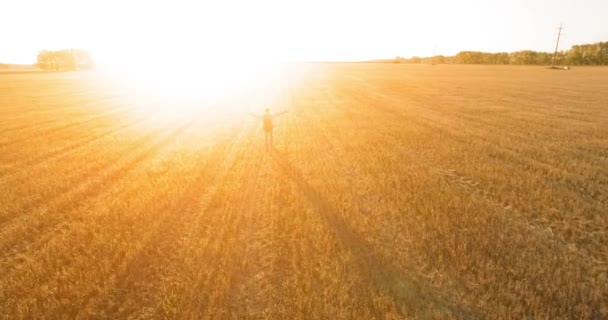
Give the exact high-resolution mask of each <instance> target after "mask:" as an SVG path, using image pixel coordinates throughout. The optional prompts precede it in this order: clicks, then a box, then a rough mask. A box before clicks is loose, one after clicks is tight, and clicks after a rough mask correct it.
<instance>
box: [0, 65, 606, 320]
mask: <svg viewBox="0 0 608 320" xmlns="http://www.w3.org/2000/svg"><path fill="white" fill-rule="evenodd" d="M275 81H278V82H275V86H274V87H272V89H271V90H270V89H268V90H266V91H264V90H261V91H257V94H258V96H256V95H255V94H256V93H254V92H248V93H247V94H245V93H243V94H242V95H234V96H232V97H231V100H230V101H224V102H214V103H213V104H212V103H210V102H206V106H205V107H204V108H202V107H201V108H199V107H200V106H197V105H196V104H194V103H193V102H187V101H181V100H179V99H169V98H167V99H161V98H154V96H152V95H148V96H146V95H143V94H140V93H138V92H135V91H133V90H131V89H129V88H127V87H124V86H121V85H117V84H116V83H114V82H112V81H109V80H107V79H105V78H102V77H101V76H99V75H98V73H96V72H76V73H22V74H8V73H7V74H0V318H3V319H44V318H48V319H55V318H57V319H123V318H124V319H244V318H250V319H486V318H487V319H507V318H511V319H524V318H527V319H570V318H577V319H606V318H608V69H607V68H591V67H589V68H583V67H581V68H574V69H573V70H571V71H555V70H548V69H545V68H542V67H488V66H450V65H438V66H430V65H410V66H408V65H396V64H316V65H312V64H311V65H304V64H303V65H296V66H291V67H289V68H288V69H286V71H285V72H284V73H283V74H282V78H280V79H278V80H277V79H275ZM260 95H262V96H264V97H262V98H260ZM186 104H188V107H184V105H186ZM248 104H252V105H256V106H259V105H270V107H271V108H272V109H273V110H277V111H279V110H283V109H285V110H288V113H287V114H285V115H283V116H281V117H279V118H277V119H276V121H275V133H274V139H275V147H274V150H273V151H272V152H268V153H267V152H265V151H264V136H263V133H262V126H261V123H260V122H259V121H258V120H256V119H255V118H252V117H250V116H249V115H247V112H246V111H247V110H249V109H247V108H248V106H247V105H248ZM184 110H187V111H188V112H187V113H186V111H184ZM184 113H185V114H186V116H183V115H184ZM180 115H181V116H180Z"/></svg>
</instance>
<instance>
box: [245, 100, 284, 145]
mask: <svg viewBox="0 0 608 320" xmlns="http://www.w3.org/2000/svg"><path fill="white" fill-rule="evenodd" d="M286 112H287V111H283V112H279V113H275V114H270V110H269V109H268V108H266V109H265V110H264V115H263V116H261V117H260V116H256V115H253V116H256V117H258V118H261V119H262V127H263V128H264V140H265V143H266V152H269V151H271V150H272V129H273V125H272V119H273V118H274V117H278V116H280V115H282V114H284V113H286Z"/></svg>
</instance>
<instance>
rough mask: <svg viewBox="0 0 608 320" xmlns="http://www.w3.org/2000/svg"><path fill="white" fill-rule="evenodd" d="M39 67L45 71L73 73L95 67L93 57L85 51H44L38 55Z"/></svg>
mask: <svg viewBox="0 0 608 320" xmlns="http://www.w3.org/2000/svg"><path fill="white" fill-rule="evenodd" d="M36 64H37V66H38V67H39V68H40V69H43V70H51V71H71V70H80V69H92V68H94V67H95V64H94V62H93V59H92V58H91V55H89V53H88V52H86V51H85V50H80V49H64V50H56V51H51V50H42V51H40V53H38V58H37V63H36Z"/></svg>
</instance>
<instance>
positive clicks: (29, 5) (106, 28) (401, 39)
mask: <svg viewBox="0 0 608 320" xmlns="http://www.w3.org/2000/svg"><path fill="white" fill-rule="evenodd" d="M606 12H608V1H607V0H459V1H448V0H425V1H405V0H370V1H358V0H344V1H342V0H339V1H331V0H304V1H290V0H261V1H251V0H241V1H237V0H223V1H186V0H163V1H154V0H148V1H135V0H132V1H128V0H53V1H48V0H7V1H3V3H2V6H1V12H0V30H2V37H1V38H0V62H9V63H33V62H35V60H36V55H37V53H38V51H40V50H41V49H61V48H69V47H74V48H83V49H86V50H88V51H90V52H91V53H92V54H93V57H94V59H95V60H96V61H97V62H98V64H120V63H126V62H125V57H126V58H128V59H130V58H133V59H135V58H137V59H138V60H139V61H140V62H142V63H146V64H148V63H152V64H153V63H155V62H154V61H159V60H160V61H179V62H182V63H185V62H190V61H200V60H207V61H209V60H213V61H216V60H217V61H224V62H225V61H230V60H233V59H238V60H242V59H252V60H272V61H275V60H361V59H375V58H392V57H395V56H397V55H399V56H405V57H409V56H412V55H418V56H430V55H432V54H433V50H434V48H435V47H436V53H437V54H444V55H453V54H455V53H457V52H458V51H461V50H479V51H488V52H497V51H516V50H523V49H532V50H539V51H552V50H553V46H554V41H555V37H554V34H555V33H556V32H557V27H558V26H559V24H560V23H563V24H564V27H565V31H564V33H565V36H564V37H563V41H562V44H561V45H560V48H561V49H568V48H569V47H570V46H571V45H573V44H583V43H593V42H598V41H608V19H606Z"/></svg>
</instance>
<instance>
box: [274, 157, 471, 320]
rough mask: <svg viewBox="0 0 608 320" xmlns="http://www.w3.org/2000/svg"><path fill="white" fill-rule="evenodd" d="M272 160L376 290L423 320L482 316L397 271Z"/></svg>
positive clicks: (286, 166) (285, 165)
mask: <svg viewBox="0 0 608 320" xmlns="http://www.w3.org/2000/svg"><path fill="white" fill-rule="evenodd" d="M272 157H273V160H274V162H275V163H276V164H277V168H278V169H279V170H280V171H281V172H282V173H283V175H284V176H285V177H287V178H289V180H291V181H292V182H293V183H294V184H295V185H296V186H297V187H298V189H299V190H300V191H301V192H302V194H303V195H304V196H305V197H306V199H308V200H309V201H310V203H311V204H312V205H313V206H314V207H315V209H316V210H317V211H318V212H319V213H320V214H321V216H322V218H323V219H324V220H325V222H326V223H327V225H328V226H329V227H331V228H332V229H333V230H332V231H333V232H334V233H335V235H336V236H337V237H338V239H339V240H340V242H341V243H342V244H343V245H344V247H346V248H347V249H348V250H350V252H351V253H352V255H353V258H354V261H355V263H356V270H358V272H359V273H360V275H361V276H362V277H363V278H364V279H367V281H368V282H369V283H371V284H372V285H373V287H374V288H375V289H376V290H378V291H380V292H385V293H388V294H389V295H390V296H391V297H392V298H393V300H394V302H395V303H396V304H397V305H398V306H400V307H404V308H405V310H407V312H408V313H409V314H411V315H416V316H418V317H421V318H435V317H437V316H439V317H440V318H443V317H446V316H448V317H450V318H454V317H457V318H466V319H470V318H478V317H479V316H478V315H476V314H475V313H474V312H472V311H471V310H467V309H465V308H463V307H460V306H457V305H454V304H453V303H450V302H449V301H446V299H445V298H442V297H439V296H437V294H432V293H429V292H425V291H424V290H423V289H422V288H421V285H419V284H418V283H417V282H418V281H416V280H415V279H413V278H412V277H410V276H408V275H406V274H404V272H402V271H400V270H398V269H397V268H395V267H394V266H393V265H392V264H391V262H390V261H388V259H386V258H385V257H383V256H382V255H380V254H378V253H377V252H376V251H375V250H374V248H372V247H371V246H370V244H369V243H368V242H367V241H366V240H365V239H363V238H362V237H361V236H359V235H358V234H357V233H356V232H355V231H354V230H353V229H352V228H351V227H350V226H349V224H348V222H346V221H344V219H343V218H341V214H340V212H339V210H338V209H337V208H336V207H334V206H333V205H332V204H331V203H329V201H327V200H326V199H325V198H324V197H323V196H322V195H321V194H319V193H318V192H317V191H316V190H315V189H314V188H313V187H312V186H311V185H310V184H308V182H306V180H305V179H304V178H303V176H302V174H301V172H300V171H299V170H298V169H297V168H296V167H294V166H293V165H291V164H290V163H289V162H288V161H287V160H286V159H285V158H284V157H283V156H281V155H278V154H277V153H276V152H274V153H273V156H272ZM380 318H382V315H380Z"/></svg>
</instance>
